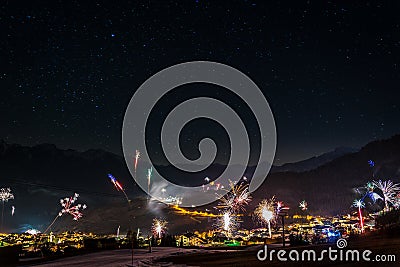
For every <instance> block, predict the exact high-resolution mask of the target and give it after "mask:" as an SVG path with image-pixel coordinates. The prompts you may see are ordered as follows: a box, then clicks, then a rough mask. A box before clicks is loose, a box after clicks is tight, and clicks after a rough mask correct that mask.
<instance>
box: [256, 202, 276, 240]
mask: <svg viewBox="0 0 400 267" xmlns="http://www.w3.org/2000/svg"><path fill="white" fill-rule="evenodd" d="M274 205H275V196H273V197H272V198H271V199H264V200H262V201H261V202H260V203H259V204H258V206H257V207H256V209H255V210H254V215H253V216H254V218H255V219H256V220H257V221H258V223H259V224H261V225H263V226H268V233H269V237H270V238H271V237H272V233H271V223H273V222H275V220H276V213H275V208H274Z"/></svg>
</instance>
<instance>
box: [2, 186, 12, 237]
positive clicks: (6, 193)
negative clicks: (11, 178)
mask: <svg viewBox="0 0 400 267" xmlns="http://www.w3.org/2000/svg"><path fill="white" fill-rule="evenodd" d="M11 199H14V195H13V193H11V189H10V188H1V189H0V200H1V202H2V209H1V225H0V231H2V230H3V222H4V202H8V201H9V200H11Z"/></svg>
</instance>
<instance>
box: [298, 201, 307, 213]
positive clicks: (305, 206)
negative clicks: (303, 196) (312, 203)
mask: <svg viewBox="0 0 400 267" xmlns="http://www.w3.org/2000/svg"><path fill="white" fill-rule="evenodd" d="M299 208H301V210H303V211H306V210H307V209H308V203H307V202H306V201H305V200H303V201H301V202H300V203H299Z"/></svg>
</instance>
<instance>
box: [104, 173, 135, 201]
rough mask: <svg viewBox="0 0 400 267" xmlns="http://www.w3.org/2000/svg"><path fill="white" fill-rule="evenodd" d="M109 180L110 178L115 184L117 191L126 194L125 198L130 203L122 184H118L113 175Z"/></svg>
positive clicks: (110, 175)
mask: <svg viewBox="0 0 400 267" xmlns="http://www.w3.org/2000/svg"><path fill="white" fill-rule="evenodd" d="M108 178H110V180H111V182H112V183H113V184H114V187H115V188H116V189H117V191H121V192H122V193H124V196H125V198H126V201H128V203H130V201H129V198H128V195H127V194H126V192H125V190H124V188H123V187H122V185H121V183H120V182H118V180H117V179H116V178H115V177H114V176H113V175H112V174H111V173H109V174H108Z"/></svg>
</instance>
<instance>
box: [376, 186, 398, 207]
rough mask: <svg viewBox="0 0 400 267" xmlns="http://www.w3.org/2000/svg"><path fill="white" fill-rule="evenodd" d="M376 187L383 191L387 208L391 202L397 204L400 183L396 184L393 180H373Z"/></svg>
mask: <svg viewBox="0 0 400 267" xmlns="http://www.w3.org/2000/svg"><path fill="white" fill-rule="evenodd" d="M372 183H373V184H374V186H375V187H376V188H379V189H380V190H381V191H382V194H383V197H384V201H385V208H386V209H388V208H389V203H390V204H392V205H395V204H396V202H397V195H398V194H399V193H400V184H394V183H393V182H392V181H391V180H387V181H382V180H379V181H373V182H372Z"/></svg>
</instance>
